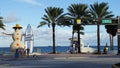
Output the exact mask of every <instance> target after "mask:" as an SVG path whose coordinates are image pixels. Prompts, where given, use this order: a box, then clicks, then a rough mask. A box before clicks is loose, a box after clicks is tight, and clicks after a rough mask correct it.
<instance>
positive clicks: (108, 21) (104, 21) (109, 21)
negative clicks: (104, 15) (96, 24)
mask: <svg viewBox="0 0 120 68" xmlns="http://www.w3.org/2000/svg"><path fill="white" fill-rule="evenodd" d="M102 23H103V24H107V23H112V20H110V19H104V20H102Z"/></svg>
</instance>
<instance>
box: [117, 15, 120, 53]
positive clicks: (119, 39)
mask: <svg viewBox="0 0 120 68" xmlns="http://www.w3.org/2000/svg"><path fill="white" fill-rule="evenodd" d="M117 32H118V55H119V54H120V16H118V30H117Z"/></svg>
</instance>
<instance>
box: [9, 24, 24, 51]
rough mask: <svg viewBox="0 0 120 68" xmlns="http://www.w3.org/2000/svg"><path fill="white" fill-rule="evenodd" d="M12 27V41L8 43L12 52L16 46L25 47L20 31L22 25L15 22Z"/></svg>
mask: <svg viewBox="0 0 120 68" xmlns="http://www.w3.org/2000/svg"><path fill="white" fill-rule="evenodd" d="M13 29H14V30H15V32H14V33H13V34H12V38H13V42H12V44H11V45H10V50H11V51H12V52H15V51H16V49H18V48H23V49H26V48H25V45H24V44H23V43H22V35H23V34H22V33H21V29H22V27H21V26H20V25H19V24H16V26H14V27H13Z"/></svg>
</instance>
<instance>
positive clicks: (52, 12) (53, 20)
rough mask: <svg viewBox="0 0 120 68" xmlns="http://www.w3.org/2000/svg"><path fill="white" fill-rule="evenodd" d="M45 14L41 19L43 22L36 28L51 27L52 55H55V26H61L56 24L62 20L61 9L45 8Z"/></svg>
mask: <svg viewBox="0 0 120 68" xmlns="http://www.w3.org/2000/svg"><path fill="white" fill-rule="evenodd" d="M45 12H46V14H44V16H43V17H42V19H43V21H41V22H40V24H39V25H38V26H37V27H38V28H39V27H41V26H44V25H48V27H50V26H52V32H53V34H52V35H53V54H55V53H56V48H55V26H56V25H59V26H60V25H61V22H59V23H58V21H59V19H63V17H64V14H63V9H62V8H58V7H47V8H46V9H45Z"/></svg>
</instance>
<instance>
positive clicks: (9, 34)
mask: <svg viewBox="0 0 120 68" xmlns="http://www.w3.org/2000/svg"><path fill="white" fill-rule="evenodd" d="M2 34H5V35H10V36H11V35H13V34H7V33H4V32H2Z"/></svg>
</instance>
